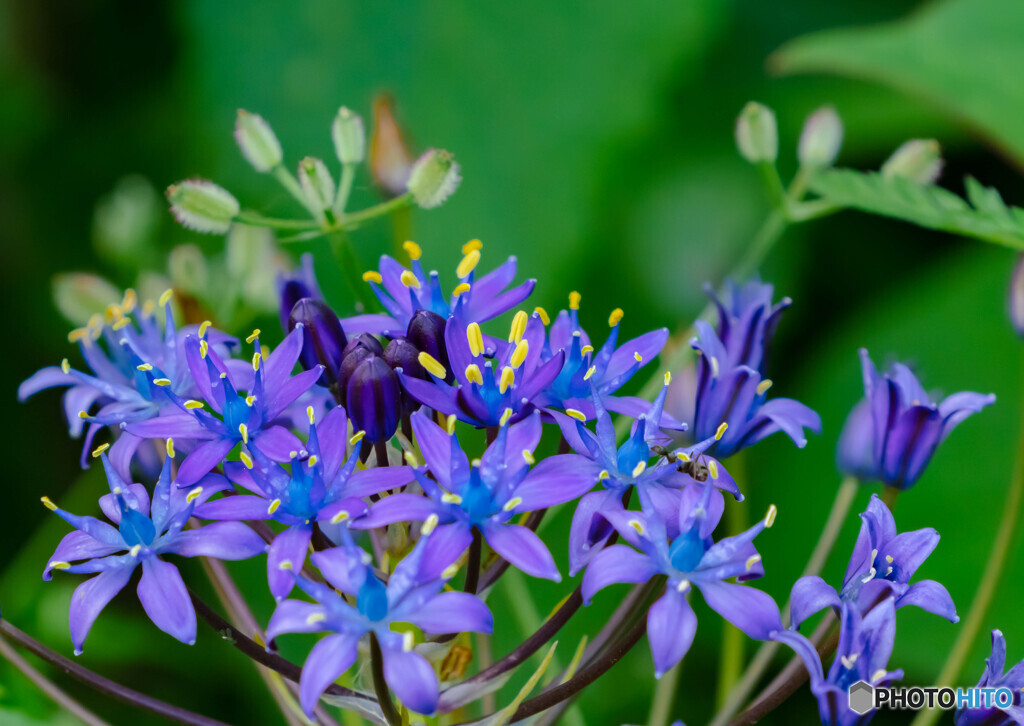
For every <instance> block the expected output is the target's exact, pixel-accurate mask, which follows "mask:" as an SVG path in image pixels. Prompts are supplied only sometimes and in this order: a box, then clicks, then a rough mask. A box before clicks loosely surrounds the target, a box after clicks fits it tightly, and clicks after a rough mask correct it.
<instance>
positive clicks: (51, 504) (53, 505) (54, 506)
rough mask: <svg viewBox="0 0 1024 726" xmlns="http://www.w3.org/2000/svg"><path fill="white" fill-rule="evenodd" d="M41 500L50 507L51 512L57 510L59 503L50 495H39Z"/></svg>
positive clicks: (45, 505)
mask: <svg viewBox="0 0 1024 726" xmlns="http://www.w3.org/2000/svg"><path fill="white" fill-rule="evenodd" d="M39 501H41V502H42V503H43V506H44V507H46V508H47V509H49V510H50V511H51V512H56V511H57V505H56V504H54V503H53V500H52V499H50V498H49V497H39Z"/></svg>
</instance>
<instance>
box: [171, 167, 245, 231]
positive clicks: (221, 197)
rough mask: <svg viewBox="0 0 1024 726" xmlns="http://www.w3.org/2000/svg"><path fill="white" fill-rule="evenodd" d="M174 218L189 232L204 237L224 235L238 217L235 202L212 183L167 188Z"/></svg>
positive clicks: (229, 193) (188, 183)
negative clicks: (207, 235) (201, 234)
mask: <svg viewBox="0 0 1024 726" xmlns="http://www.w3.org/2000/svg"><path fill="white" fill-rule="evenodd" d="M167 200H168V201H169V202H170V203H171V213H172V214H174V218H175V219H177V220H178V222H179V223H181V225H182V226H184V227H187V228H188V229H191V230H195V231H196V232H202V233H204V234H223V233H225V232H227V231H228V230H229V229H230V228H231V220H233V219H234V218H235V217H236V216H238V212H239V206H238V200H237V199H235V198H234V197H233V196H231V192H229V191H228V190H227V189H224V188H222V187H219V186H217V185H216V184H214V183H213V182H209V181H202V180H193V181H183V182H179V183H178V184H172V185H171V186H169V187H167Z"/></svg>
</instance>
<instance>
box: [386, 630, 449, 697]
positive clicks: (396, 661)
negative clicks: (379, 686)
mask: <svg viewBox="0 0 1024 726" xmlns="http://www.w3.org/2000/svg"><path fill="white" fill-rule="evenodd" d="M394 635H395V636H396V638H395V639H391V638H389V639H388V640H387V641H385V642H384V643H382V644H381V645H382V646H383V648H382V652H383V655H384V680H385V681H387V684H388V685H389V686H390V687H391V690H392V691H394V692H395V695H396V696H398V699H399V700H400V701H401V702H402V705H404V706H405V707H406V708H408V709H409V710H410V711H415V712H416V713H423V714H430V713H433V712H434V711H435V710H436V709H437V697H438V693H437V691H438V682H437V675H436V674H435V673H434V669H433V667H431V665H430V663H428V662H427V661H426V659H425V658H424V657H423V656H421V655H419V654H418V653H415V652H413V651H406V650H403V649H402V646H401V638H400V637H398V634H397V633H395V634H394ZM395 640H397V641H398V642H397V643H396V642H394V641H395Z"/></svg>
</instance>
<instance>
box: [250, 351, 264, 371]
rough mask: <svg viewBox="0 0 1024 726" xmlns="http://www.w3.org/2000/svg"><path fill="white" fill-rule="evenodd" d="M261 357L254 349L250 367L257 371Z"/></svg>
mask: <svg viewBox="0 0 1024 726" xmlns="http://www.w3.org/2000/svg"><path fill="white" fill-rule="evenodd" d="M262 358H263V354H262V353H260V352H259V351H256V352H255V353H253V354H252V369H253V370H254V371H258V370H259V369H260V360H261V359H262Z"/></svg>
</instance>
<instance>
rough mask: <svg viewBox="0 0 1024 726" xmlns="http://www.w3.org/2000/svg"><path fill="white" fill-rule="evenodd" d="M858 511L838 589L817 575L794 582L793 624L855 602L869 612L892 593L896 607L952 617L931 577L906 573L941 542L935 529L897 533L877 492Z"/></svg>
mask: <svg viewBox="0 0 1024 726" xmlns="http://www.w3.org/2000/svg"><path fill="white" fill-rule="evenodd" d="M860 516H861V520H862V522H861V526H860V534H859V535H858V536H857V543H856V544H855V545H854V547H853V555H852V556H851V557H850V564H849V565H848V566H847V568H846V576H845V577H844V578H843V586H842V588H841V589H840V590H839V591H838V592H836V590H835V589H834V588H833V587H832V586H831V585H829V584H828V583H826V582H825V581H824V580H823V579H821V578H820V577H817V576H807V577H801V578H800V579H799V580H797V582H796V584H795V585H793V593H792V598H791V600H792V603H793V625H794V626H795V627H799V625H800V623H801V622H803V621H804V620H806V619H807V618H809V617H810V616H811V615H813V614H814V613H816V612H818V611H820V610H821V609H822V608H826V607H834V608H839V607H841V605H842V603H844V602H850V603H854V604H855V605H856V606H857V607H859V608H860V610H861V612H867V611H868V610H869V609H870V608H872V607H873V606H874V605H875V604H876V603H878V602H880V601H881V600H883V599H884V598H887V597H892V598H893V599H894V601H895V604H896V607H897V608H901V607H905V606H907V605H916V606H917V607H919V608H921V609H922V610H927V611H928V612H930V613H934V614H936V615H941V616H942V617H944V618H946V619H947V620H949V621H950V622H953V623H955V622H957V621H959V620H960V618H959V617H958V616H957V614H956V606H955V605H954V604H953V599H952V598H951V597H950V596H949V592H948V591H947V590H946V588H945V587H943V586H942V585H941V584H940V583H938V582H936V581H935V580H920V581H918V582H916V583H914V584H913V585H911V584H910V578H912V577H913V576H914V573H915V572H917V569H918V568H919V567H920V566H921V565H922V563H924V561H925V560H926V559H928V555H930V554H931V553H932V551H934V549H935V547H936V546H937V545H938V544H939V533H938V532H936V531H935V530H934V529H932V528H931V527H925V528H924V529H915V530H914V531H912V532H903V533H901V534H897V533H896V521H895V520H894V519H893V516H892V512H890V511H889V508H888V507H887V506H885V503H883V502H882V500H881V499H879V498H878V495H877V494H872V495H871V501H870V502H869V503H868V508H867V511H865V512H864V513H863V514H861V515H860Z"/></svg>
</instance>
